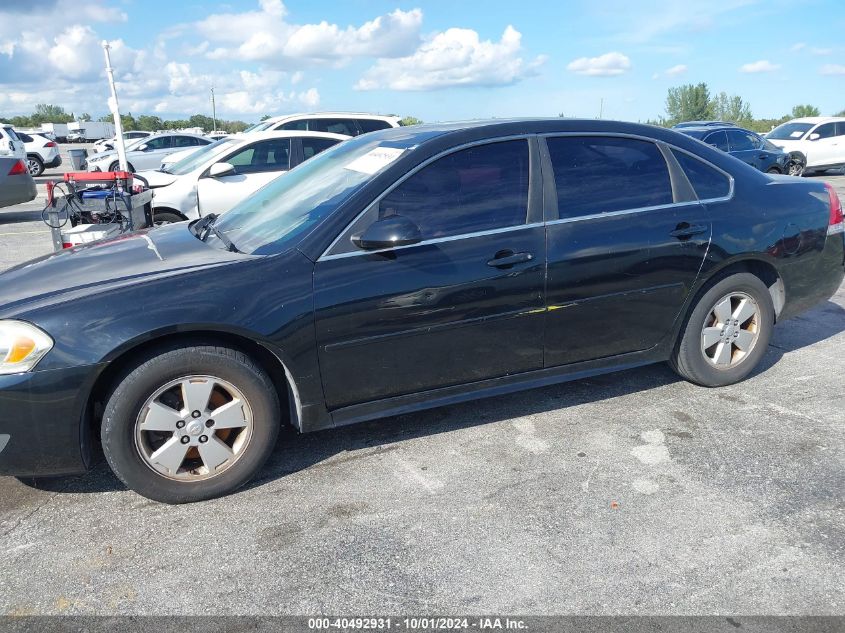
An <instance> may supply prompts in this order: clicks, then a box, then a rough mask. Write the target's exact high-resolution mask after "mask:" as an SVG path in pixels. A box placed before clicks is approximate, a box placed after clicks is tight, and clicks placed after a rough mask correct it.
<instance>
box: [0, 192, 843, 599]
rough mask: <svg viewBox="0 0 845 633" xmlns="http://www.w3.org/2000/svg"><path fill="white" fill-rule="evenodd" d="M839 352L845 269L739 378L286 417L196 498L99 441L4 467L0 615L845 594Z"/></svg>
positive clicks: (614, 381) (629, 383) (575, 386)
mask: <svg viewBox="0 0 845 633" xmlns="http://www.w3.org/2000/svg"><path fill="white" fill-rule="evenodd" d="M827 180H830V181H831V182H836V184H837V186H838V188H839V191H840V194H841V195H843V197H845V177H843V176H840V177H828V178H827ZM35 206H36V207H37V205H35ZM36 213H37V211H34V210H32V209H29V208H22V209H17V208H12V209H8V210H0V246H2V248H0V267H6V266H9V265H12V264H13V263H15V262H17V261H20V260H22V259H23V258H24V257H25V256H28V255H35V254H38V253H39V252H49V249H50V243H49V234H48V233H47V232H46V228H44V227H43V225H41V227H39V226H38V225H39V222H38V220H37V218H36V217H35V215H34V214H36ZM80 327H84V324H80ZM843 375H845V286H843V287H841V288H840V289H839V292H838V293H837V294H836V296H835V297H833V298H832V299H831V300H830V301H828V302H825V303H823V304H822V305H820V306H818V307H816V308H815V309H814V310H812V311H811V312H808V313H806V314H804V315H802V316H800V317H798V318H795V319H792V320H790V321H787V322H784V323H781V324H779V325H778V326H777V328H776V329H775V334H774V337H773V340H772V343H771V346H770V349H769V351H768V354H767V355H766V356H765V358H764V360H763V362H762V364H761V367H760V368H759V370H758V371H757V372H755V374H754V375H753V376H752V377H751V378H750V379H749V380H747V381H745V382H743V383H741V384H738V385H734V386H731V387H726V388H721V389H704V388H701V387H696V386H693V385H691V384H688V383H686V382H683V381H681V380H679V379H678V378H677V377H676V376H675V375H674V374H673V373H672V372H671V371H670V370H669V369H668V368H667V367H665V366H663V365H655V366H651V367H646V368H643V369H638V370H635V371H628V372H621V373H616V374H611V375H607V376H601V377H597V378H591V379H587V380H580V381H577V382H572V383H568V384H563V385H557V386H553V387H548V388H544V389H536V390H532V391H527V392H523V393H519V394H515V395H509V396H502V397H498V398H492V399H487V400H482V401H478V402H473V403H467V404H462V405H458V406H452V407H444V408H440V409H435V410H431V411H427V412H423V413H418V414H413V415H405V416H400V417H394V418H389V419H386V420H381V421H377V422H371V423H366V424H363V425H358V426H354V427H347V428H343V429H339V430H335V431H326V432H320V433H316V434H311V435H303V436H299V435H296V434H295V433H294V432H292V431H285V432H284V433H283V434H282V437H281V439H280V442H279V445H278V447H277V449H276V451H275V453H274V455H273V457H272V458H271V460H270V463H269V464H268V466H267V467H266V468H265V470H264V471H263V473H262V474H261V476H260V478H259V479H258V480H256V481H255V482H253V483H252V484H251V485H250V486H249V487H248V488H246V489H245V490H242V491H241V492H239V493H237V494H234V495H231V496H228V497H226V498H223V499H219V500H215V501H210V502H205V503H200V504H194V505H189V506H178V507H171V506H165V505H161V504H158V503H155V502H152V501H148V500H146V499H144V498H142V497H139V496H137V495H135V494H134V493H132V492H129V491H127V490H126V489H124V488H123V486H122V485H121V484H120V482H119V481H117V480H116V479H115V478H114V477H113V476H112V475H111V474H110V473H109V471H108V469H107V468H106V467H105V465H104V464H103V463H102V462H99V463H98V465H97V466H96V468H95V469H94V470H93V471H92V472H90V473H88V474H86V475H83V476H78V477H70V478H60V479H55V480H44V481H41V482H38V483H35V482H33V481H19V480H17V479H13V478H0V500H2V501H0V569H2V573H0V614H2V613H6V614H157V615H165V614H320V613H343V614H364V613H367V614H372V613H394V614H398V613H402V614H427V615H430V614H447V613H470V614H472V613H476V614H484V613H512V614H796V615H798V614H800V615H806V614H828V615H837V614H843V612H845V600H843V597H842V596H843V594H842V587H845V564H843V563H845V504H843V490H845V424H844V423H845V389H843V380H842V376H843Z"/></svg>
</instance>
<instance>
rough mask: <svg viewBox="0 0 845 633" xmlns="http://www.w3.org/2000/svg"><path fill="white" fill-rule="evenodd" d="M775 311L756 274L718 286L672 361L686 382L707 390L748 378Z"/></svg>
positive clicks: (701, 302) (697, 311)
mask: <svg viewBox="0 0 845 633" xmlns="http://www.w3.org/2000/svg"><path fill="white" fill-rule="evenodd" d="M774 322H775V310H774V305H773V303H772V298H771V295H770V294H769V290H768V288H766V285H765V284H764V283H763V282H762V281H760V279H759V278H758V277H756V276H754V275H752V274H751V273H739V274H734V275H731V276H729V277H726V278H724V279H722V280H721V281H719V282H717V283H715V284H713V285H712V286H711V287H710V288H709V289H708V290H707V291H706V292H704V294H703V295H701V297H700V298H699V299H698V302H697V303H696V305H695V307H694V308H693V310H692V312H691V314H690V316H689V319H687V322H686V325H685V327H684V330H683V332H682V335H681V338H680V340H679V341H678V344H677V345H676V347H675V350H674V352H673V354H672V357H671V359H670V361H669V362H670V365H671V366H672V368H673V369H674V370H675V371H676V372H677V373H678V374H679V375H680V376H681V377H683V378H685V379H687V380H689V381H690V382H694V383H696V384H698V385H702V386H704V387H721V386H724V385H731V384H733V383H736V382H739V381H741V380H743V379H745V378H746V377H747V376H748V374H750V373H751V372H752V371H753V370H754V368H755V367H756V366H757V364H758V363H759V362H760V359H761V358H762V357H763V355H764V354H765V353H766V349H767V348H768V346H769V340H770V339H771V336H772V329H773V327H774Z"/></svg>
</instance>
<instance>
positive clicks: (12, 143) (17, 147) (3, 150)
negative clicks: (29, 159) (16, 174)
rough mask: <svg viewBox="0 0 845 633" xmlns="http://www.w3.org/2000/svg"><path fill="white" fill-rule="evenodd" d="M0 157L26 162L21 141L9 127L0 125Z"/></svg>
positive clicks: (24, 150)
mask: <svg viewBox="0 0 845 633" xmlns="http://www.w3.org/2000/svg"><path fill="white" fill-rule="evenodd" d="M0 156H7V157H9V158H20V159H21V160H23V161H26V149H25V148H24V144H23V141H22V140H20V139H19V138H18V135H17V133H16V132H15V130H14V128H13V127H12V126H11V125H0Z"/></svg>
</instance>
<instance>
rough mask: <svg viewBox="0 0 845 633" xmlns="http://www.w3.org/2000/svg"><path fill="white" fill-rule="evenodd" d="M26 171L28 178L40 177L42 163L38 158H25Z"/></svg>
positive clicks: (42, 167) (42, 171)
mask: <svg viewBox="0 0 845 633" xmlns="http://www.w3.org/2000/svg"><path fill="white" fill-rule="evenodd" d="M26 169H27V171H28V172H29V175H30V176H40V175H41V174H43V173H44V161H42V160H41V159H40V158H39V157H38V156H27V157H26Z"/></svg>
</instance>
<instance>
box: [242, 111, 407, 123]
mask: <svg viewBox="0 0 845 633" xmlns="http://www.w3.org/2000/svg"><path fill="white" fill-rule="evenodd" d="M335 117H337V118H344V119H374V120H377V121H398V120H399V119H400V118H401V117H398V116H395V115H392V114H372V113H370V112H297V113H295V114H282V115H279V116H273V117H270V118H269V119H264V120H263V121H259V123H278V122H279V121H287V120H289V119H305V118H308V119H328V118H335Z"/></svg>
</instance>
